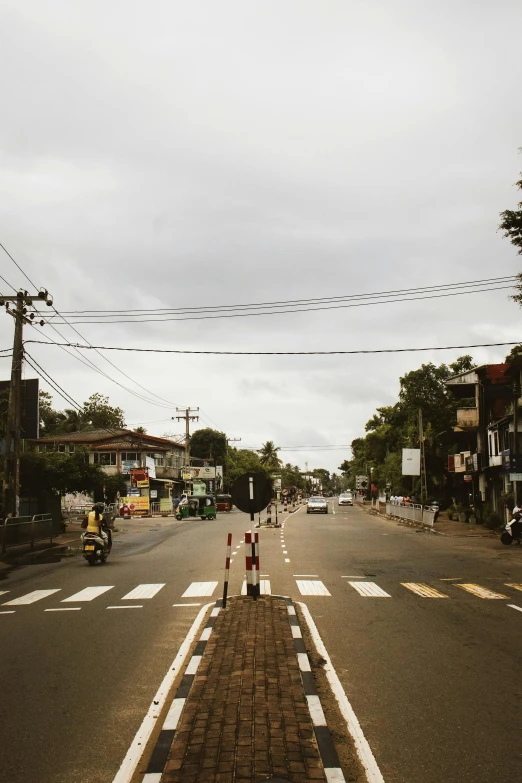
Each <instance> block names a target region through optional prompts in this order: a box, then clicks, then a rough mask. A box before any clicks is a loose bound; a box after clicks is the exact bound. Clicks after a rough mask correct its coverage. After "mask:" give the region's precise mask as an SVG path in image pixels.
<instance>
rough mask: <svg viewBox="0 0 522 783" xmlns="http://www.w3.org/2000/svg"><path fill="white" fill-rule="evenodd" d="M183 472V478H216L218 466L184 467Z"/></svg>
mask: <svg viewBox="0 0 522 783" xmlns="http://www.w3.org/2000/svg"><path fill="white" fill-rule="evenodd" d="M181 472H182V474H183V478H184V479H187V478H188V477H190V478H192V479H215V478H216V468H214V467H204V468H194V467H190V468H186V467H185V468H182V469H181Z"/></svg>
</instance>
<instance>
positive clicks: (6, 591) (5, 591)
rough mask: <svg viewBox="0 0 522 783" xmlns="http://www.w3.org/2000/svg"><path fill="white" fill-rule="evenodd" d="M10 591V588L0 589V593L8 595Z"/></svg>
mask: <svg viewBox="0 0 522 783" xmlns="http://www.w3.org/2000/svg"><path fill="white" fill-rule="evenodd" d="M8 592H9V590H0V595H6V594H7V593H8Z"/></svg>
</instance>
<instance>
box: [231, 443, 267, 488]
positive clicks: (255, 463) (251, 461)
mask: <svg viewBox="0 0 522 783" xmlns="http://www.w3.org/2000/svg"><path fill="white" fill-rule="evenodd" d="M250 471H252V472H253V473H263V474H264V475H265V476H267V478H271V477H272V476H271V473H270V469H269V468H267V467H266V466H265V465H263V463H262V462H261V460H260V458H259V454H257V452H255V451H251V450H250V449H236V448H229V449H228V456H227V463H226V475H225V482H226V486H227V489H231V487H232V485H233V483H234V481H235V480H236V479H238V478H239V476H241V475H242V474H243V473H248V472H250Z"/></svg>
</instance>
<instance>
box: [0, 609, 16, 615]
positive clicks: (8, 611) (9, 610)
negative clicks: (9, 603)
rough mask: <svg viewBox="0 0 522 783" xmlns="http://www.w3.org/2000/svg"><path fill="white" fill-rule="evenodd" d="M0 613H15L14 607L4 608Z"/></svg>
mask: <svg viewBox="0 0 522 783" xmlns="http://www.w3.org/2000/svg"><path fill="white" fill-rule="evenodd" d="M0 614H16V612H15V610H14V609H6V610H5V611H2V612H0Z"/></svg>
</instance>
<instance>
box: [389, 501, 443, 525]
mask: <svg viewBox="0 0 522 783" xmlns="http://www.w3.org/2000/svg"><path fill="white" fill-rule="evenodd" d="M386 513H387V514H388V515H389V516H391V517H395V518H396V519H404V520H407V521H408V522H416V523H417V524H418V525H426V527H433V525H434V523H435V514H436V511H435V509H433V508H431V507H430V506H424V508H423V507H422V506H421V505H418V504H417V503H407V504H399V503H390V502H388V503H386Z"/></svg>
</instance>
